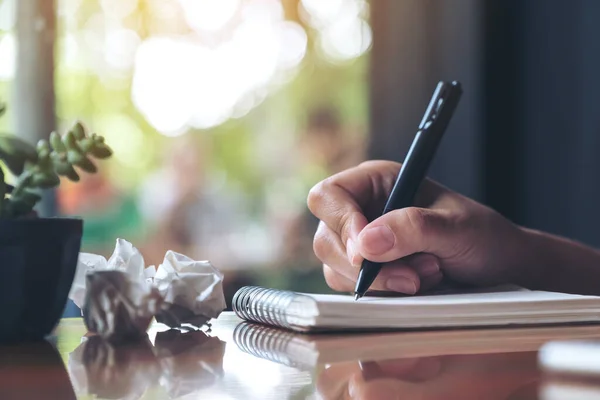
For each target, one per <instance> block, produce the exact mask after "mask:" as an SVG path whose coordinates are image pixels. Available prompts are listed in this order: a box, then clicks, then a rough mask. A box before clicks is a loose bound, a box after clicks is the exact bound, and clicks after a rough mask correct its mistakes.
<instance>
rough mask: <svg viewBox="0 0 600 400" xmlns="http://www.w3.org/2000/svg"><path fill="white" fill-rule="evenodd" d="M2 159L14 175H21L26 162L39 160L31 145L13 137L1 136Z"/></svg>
mask: <svg viewBox="0 0 600 400" xmlns="http://www.w3.org/2000/svg"><path fill="white" fill-rule="evenodd" d="M0 159H2V160H4V162H5V163H6V166H7V167H8V169H9V170H10V172H12V173H13V174H14V175H21V174H22V173H23V169H24V168H25V162H26V161H31V162H33V163H35V162H37V160H38V153H37V150H36V148H35V147H34V146H32V145H31V144H29V143H27V142H25V141H23V140H21V139H18V138H16V137H12V136H0Z"/></svg>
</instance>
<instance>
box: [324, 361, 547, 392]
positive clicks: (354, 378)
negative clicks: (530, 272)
mask: <svg viewBox="0 0 600 400" xmlns="http://www.w3.org/2000/svg"><path fill="white" fill-rule="evenodd" d="M539 380H540V373H539V371H538V369H537V358H536V352H516V353H514V352H513V353H506V354H501V353H499V354H470V355H448V356H433V357H424V358H398V359H390V360H382V361H370V362H365V363H362V364H359V363H356V362H348V363H338V364H332V365H331V366H329V367H328V368H326V369H325V370H323V372H321V374H320V375H319V377H318V378H317V391H318V393H319V395H320V396H321V397H322V398H324V399H327V400H334V399H335V400H338V399H363V400H374V399H422V400H439V399H465V400H467V399H490V400H491V399H494V400H507V399H522V398H532V397H535V394H536V391H537V385H538V382H539Z"/></svg>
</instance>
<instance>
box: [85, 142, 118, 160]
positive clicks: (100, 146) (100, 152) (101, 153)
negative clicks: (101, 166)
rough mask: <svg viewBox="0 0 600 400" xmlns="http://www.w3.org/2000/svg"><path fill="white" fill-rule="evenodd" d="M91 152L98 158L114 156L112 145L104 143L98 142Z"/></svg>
mask: <svg viewBox="0 0 600 400" xmlns="http://www.w3.org/2000/svg"><path fill="white" fill-rule="evenodd" d="M90 153H92V155H93V156H94V157H96V158H100V159H103V158H109V157H110V156H112V154H113V151H112V149H111V148H110V147H108V146H107V145H105V144H104V143H97V144H96V145H95V146H94V147H93V148H92V149H91V150H90Z"/></svg>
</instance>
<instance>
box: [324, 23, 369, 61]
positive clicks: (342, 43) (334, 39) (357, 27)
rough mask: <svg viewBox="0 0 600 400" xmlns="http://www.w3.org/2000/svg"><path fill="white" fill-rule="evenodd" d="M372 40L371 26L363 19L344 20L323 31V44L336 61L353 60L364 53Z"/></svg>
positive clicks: (327, 53) (326, 52)
mask: <svg viewBox="0 0 600 400" xmlns="http://www.w3.org/2000/svg"><path fill="white" fill-rule="evenodd" d="M371 41H372V33H371V27H370V26H369V24H368V23H367V22H366V21H363V20H361V19H353V20H343V21H340V22H338V23H335V24H333V25H332V26H330V27H328V28H327V29H325V30H324V31H323V37H322V38H321V46H322V48H323V50H324V52H325V54H326V55H327V56H328V57H330V58H331V59H333V60H335V61H347V60H352V59H355V58H357V57H360V56H361V55H363V54H364V53H365V52H366V51H367V50H368V49H369V48H370V47H371Z"/></svg>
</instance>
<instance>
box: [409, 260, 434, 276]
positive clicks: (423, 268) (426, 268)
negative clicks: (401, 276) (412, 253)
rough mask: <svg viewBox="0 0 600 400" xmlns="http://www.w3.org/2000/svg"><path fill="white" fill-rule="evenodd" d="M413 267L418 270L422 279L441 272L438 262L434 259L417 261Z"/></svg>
mask: <svg viewBox="0 0 600 400" xmlns="http://www.w3.org/2000/svg"><path fill="white" fill-rule="evenodd" d="M413 266H414V267H415V269H416V270H417V273H418V274H419V276H420V277H422V278H427V277H428V276H433V275H435V274H437V273H438V272H440V266H439V264H438V262H437V260H436V259H435V258H433V257H431V258H429V257H427V258H424V259H420V260H415V261H414V262H413Z"/></svg>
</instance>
